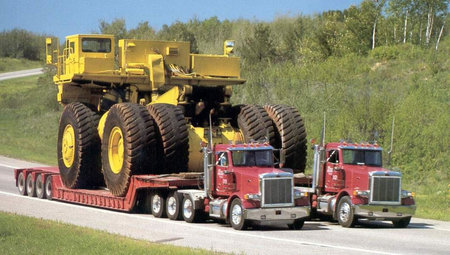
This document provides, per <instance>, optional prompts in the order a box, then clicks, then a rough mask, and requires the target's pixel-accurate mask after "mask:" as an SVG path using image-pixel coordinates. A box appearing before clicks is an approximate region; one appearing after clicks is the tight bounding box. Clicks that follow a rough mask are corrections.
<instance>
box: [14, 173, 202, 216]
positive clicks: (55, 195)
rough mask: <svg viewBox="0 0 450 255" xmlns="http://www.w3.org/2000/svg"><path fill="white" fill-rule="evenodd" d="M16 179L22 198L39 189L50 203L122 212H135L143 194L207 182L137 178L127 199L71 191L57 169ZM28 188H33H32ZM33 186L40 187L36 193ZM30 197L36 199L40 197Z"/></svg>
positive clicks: (188, 176) (187, 177)
mask: <svg viewBox="0 0 450 255" xmlns="http://www.w3.org/2000/svg"><path fill="white" fill-rule="evenodd" d="M14 177H15V180H16V186H17V187H18V188H19V192H20V193H21V194H22V195H26V194H27V193H30V192H33V191H34V190H38V192H37V193H39V192H40V190H39V189H43V192H44V194H43V195H39V194H38V197H40V198H44V197H45V196H47V198H49V199H55V200H60V201H66V202H70V203H77V204H82V205H88V206H94V207H101V208H107V209H112V210H118V211H131V210H132V209H133V207H134V205H135V204H136V199H137V194H138V191H139V190H145V189H169V190H170V189H180V188H195V187H198V186H199V185H202V182H203V180H202V174H201V173H182V174H170V175H134V176H132V177H131V178H130V186H129V188H128V192H127V194H126V195H125V196H124V197H116V196H114V195H112V194H111V192H109V191H108V190H106V189H95V190H91V189H69V188H66V187H64V185H63V183H62V181H61V178H60V175H59V170H58V168H57V167H35V168H24V169H15V170H14ZM39 178H40V179H39ZM28 179H30V181H28ZM28 185H30V186H29V187H28ZM32 185H36V189H35V187H33V186H32ZM39 185H41V187H39ZM47 185H50V187H48V186H47ZM21 187H22V189H21ZM28 195H30V196H35V195H36V194H28Z"/></svg>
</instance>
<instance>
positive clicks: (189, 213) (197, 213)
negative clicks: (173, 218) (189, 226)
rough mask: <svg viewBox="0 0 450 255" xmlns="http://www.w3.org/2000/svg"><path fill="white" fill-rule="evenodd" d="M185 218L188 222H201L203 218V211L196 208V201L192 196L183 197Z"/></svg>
mask: <svg viewBox="0 0 450 255" xmlns="http://www.w3.org/2000/svg"><path fill="white" fill-rule="evenodd" d="M182 210H183V211H182V214H183V219H184V220H185V221H186V222H188V223H194V222H199V221H201V220H202V216H203V215H202V212H201V210H194V201H192V198H190V197H185V198H183V207H182Z"/></svg>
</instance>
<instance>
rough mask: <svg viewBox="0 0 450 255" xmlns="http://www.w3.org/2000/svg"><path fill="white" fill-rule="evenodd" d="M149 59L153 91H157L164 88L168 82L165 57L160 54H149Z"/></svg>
mask: <svg viewBox="0 0 450 255" xmlns="http://www.w3.org/2000/svg"><path fill="white" fill-rule="evenodd" d="M147 58H148V59H147V61H148V68H149V71H150V82H151V85H152V90H156V89H158V88H160V87H162V86H164V83H165V82H166V79H165V73H164V60H163V56H162V55H160V54H148V55H147Z"/></svg>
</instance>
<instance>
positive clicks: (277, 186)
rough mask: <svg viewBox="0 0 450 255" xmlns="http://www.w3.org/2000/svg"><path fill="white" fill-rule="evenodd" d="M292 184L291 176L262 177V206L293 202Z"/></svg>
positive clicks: (282, 204) (286, 204)
mask: <svg viewBox="0 0 450 255" xmlns="http://www.w3.org/2000/svg"><path fill="white" fill-rule="evenodd" d="M292 186H293V179H292V177H289V178H286V177H278V178H263V179H262V189H261V190H262V207H275V206H292V205H293V203H294V200H293V188H292Z"/></svg>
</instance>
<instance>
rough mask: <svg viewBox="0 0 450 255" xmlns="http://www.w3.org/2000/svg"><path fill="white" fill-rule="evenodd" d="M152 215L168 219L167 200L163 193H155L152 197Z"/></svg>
mask: <svg viewBox="0 0 450 255" xmlns="http://www.w3.org/2000/svg"><path fill="white" fill-rule="evenodd" d="M151 203H152V215H153V216H155V217H156V218H166V217H167V215H166V207H165V206H166V199H165V198H164V196H163V195H162V194H161V193H155V194H153V195H152V196H151Z"/></svg>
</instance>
